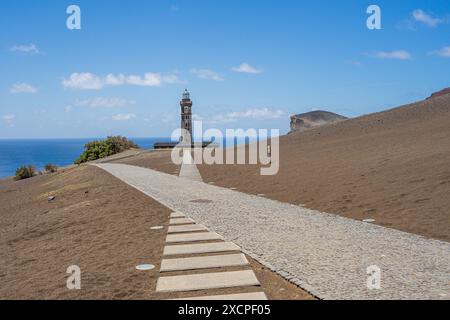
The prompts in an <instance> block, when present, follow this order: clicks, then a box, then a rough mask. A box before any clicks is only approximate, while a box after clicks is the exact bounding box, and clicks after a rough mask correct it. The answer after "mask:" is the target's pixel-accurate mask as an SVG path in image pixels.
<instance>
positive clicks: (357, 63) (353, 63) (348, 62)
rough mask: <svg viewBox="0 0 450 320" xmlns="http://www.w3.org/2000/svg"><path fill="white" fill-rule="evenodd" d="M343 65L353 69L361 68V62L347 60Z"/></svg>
mask: <svg viewBox="0 0 450 320" xmlns="http://www.w3.org/2000/svg"><path fill="white" fill-rule="evenodd" d="M345 63H347V64H350V65H352V66H355V67H361V66H362V62H361V61H356V60H347V61H345Z"/></svg>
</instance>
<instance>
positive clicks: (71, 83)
mask: <svg viewBox="0 0 450 320" xmlns="http://www.w3.org/2000/svg"><path fill="white" fill-rule="evenodd" d="M62 85H63V86H64V87H65V88H71V89H80V90H100V89H101V88H103V86H104V85H105V84H104V81H103V80H102V79H101V78H100V77H99V76H97V75H95V74H92V73H88V72H85V73H72V74H71V75H70V77H69V79H64V80H63V81H62Z"/></svg>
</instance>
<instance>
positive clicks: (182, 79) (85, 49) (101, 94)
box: [0, 0, 450, 138]
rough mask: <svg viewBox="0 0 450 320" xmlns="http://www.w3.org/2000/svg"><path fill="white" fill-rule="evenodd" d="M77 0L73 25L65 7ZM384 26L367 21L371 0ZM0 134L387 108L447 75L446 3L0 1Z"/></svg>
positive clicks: (273, 119)
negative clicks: (186, 110) (188, 111)
mask: <svg viewBox="0 0 450 320" xmlns="http://www.w3.org/2000/svg"><path fill="white" fill-rule="evenodd" d="M71 4H75V5H78V6H79V7H80V8H81V30H69V29H67V27H66V20H67V17H68V14H66V8H67V7H68V6H69V5H71ZM371 4H376V5H378V6H379V7H380V8H381V13H382V29H381V30H369V29H368V28H367V26H366V20H367V18H368V14H367V13H366V9H367V7H368V6H369V5H371ZM0 10H1V12H2V19H0V28H1V33H0V70H1V74H2V76H1V77H0V98H1V100H0V138H63V137H102V136H106V135H112V134H122V135H126V136H135V137H145V136H169V135H170V134H171V132H172V131H173V129H175V128H176V127H177V126H178V125H179V106H178V101H179V99H180V96H181V93H182V91H183V90H184V88H188V89H189V90H190V91H191V95H192V99H193V101H194V107H193V110H194V114H195V117H196V119H203V121H204V126H205V127H217V128H221V129H224V128H249V127H252V128H279V129H280V130H281V132H282V133H284V132H286V131H287V130H288V127H289V116H290V115H291V114H296V113H302V112H307V111H311V110H315V109H325V110H329V111H333V112H337V113H340V114H343V115H346V116H352V117H353V116H358V115H362V114H367V113H371V112H375V111H380V110H384V109H387V108H390V107H395V106H398V105H401V104H405V103H409V102H413V101H416V100H420V99H423V98H425V97H427V96H428V95H429V94H431V93H432V92H434V91H437V90H440V89H442V88H444V87H448V86H450V81H449V76H448V75H449V74H450V37H449V36H450V2H449V1H445V0H434V1H425V0H423V1H418V0H396V1H370V2H369V1H359V0H354V1H344V0H341V1H331V0H330V1H298V0H296V1H294V0H292V1H288V0H284V1H275V0H273V1H269V0H261V1H256V0H247V1H244V0H240V1H236V0H231V1H230V0H227V1H223V0H222V1H219V0H217V1H216V0H214V1H213V0H195V1H194V0H191V1H165V0H152V1H143V0H141V1H138V0H128V1H112V0H111V1H105V0H89V1H75V0H74V1H50V0H48V1H44V0H41V1H31V0H29V1H23V0H16V1H1V3H0Z"/></svg>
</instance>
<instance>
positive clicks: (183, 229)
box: [167, 224, 208, 233]
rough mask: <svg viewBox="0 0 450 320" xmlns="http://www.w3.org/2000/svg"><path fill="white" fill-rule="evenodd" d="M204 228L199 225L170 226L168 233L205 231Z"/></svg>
mask: <svg viewBox="0 0 450 320" xmlns="http://www.w3.org/2000/svg"><path fill="white" fill-rule="evenodd" d="M207 230H208V229H206V227H205V226H204V225H201V224H187V225H181V226H170V227H169V230H168V231H167V232H168V233H182V232H192V231H207Z"/></svg>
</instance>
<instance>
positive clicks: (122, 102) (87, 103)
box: [74, 97, 136, 108]
mask: <svg viewBox="0 0 450 320" xmlns="http://www.w3.org/2000/svg"><path fill="white" fill-rule="evenodd" d="M135 103H136V101H134V100H126V99H122V98H102V97H98V98H92V99H86V100H77V101H75V103H74V104H75V106H81V107H91V108H114V107H125V106H128V105H132V104H135Z"/></svg>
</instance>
